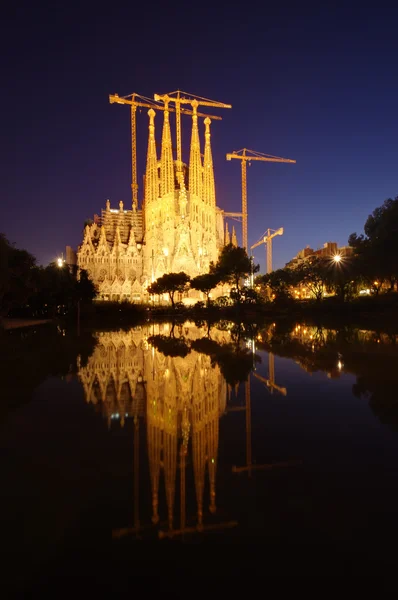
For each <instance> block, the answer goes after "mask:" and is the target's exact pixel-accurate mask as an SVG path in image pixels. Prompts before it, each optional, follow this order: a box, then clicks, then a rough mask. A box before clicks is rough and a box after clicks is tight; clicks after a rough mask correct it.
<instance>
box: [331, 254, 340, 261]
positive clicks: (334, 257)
mask: <svg viewBox="0 0 398 600" xmlns="http://www.w3.org/2000/svg"><path fill="white" fill-rule="evenodd" d="M333 260H334V262H335V263H339V262H340V261H341V254H335V255H334V256H333Z"/></svg>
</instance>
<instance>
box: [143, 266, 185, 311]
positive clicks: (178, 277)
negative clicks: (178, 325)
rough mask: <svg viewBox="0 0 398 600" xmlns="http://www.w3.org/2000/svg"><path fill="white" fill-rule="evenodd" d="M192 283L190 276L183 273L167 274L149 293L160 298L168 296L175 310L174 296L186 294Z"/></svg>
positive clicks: (157, 281) (153, 285) (152, 285)
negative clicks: (163, 295) (190, 282)
mask: <svg viewBox="0 0 398 600" xmlns="http://www.w3.org/2000/svg"><path fill="white" fill-rule="evenodd" d="M189 281H190V278H189V276H188V275H187V274H186V273H184V272H183V271H181V272H180V273H165V274H164V275H162V277H159V278H158V279H157V280H156V281H154V282H153V283H152V284H151V285H150V286H149V287H148V293H149V294H154V295H156V296H160V295H162V294H168V295H169V298H170V302H171V305H172V307H173V310H174V308H175V302H174V296H175V293H176V292H179V293H180V294H182V293H184V292H185V290H186V289H187V287H188V283H189Z"/></svg>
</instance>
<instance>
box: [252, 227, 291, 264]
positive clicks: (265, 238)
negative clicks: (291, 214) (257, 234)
mask: <svg viewBox="0 0 398 600" xmlns="http://www.w3.org/2000/svg"><path fill="white" fill-rule="evenodd" d="M277 235H283V227H280V228H279V229H267V231H266V232H265V233H264V235H262V236H261V239H260V240H259V241H258V242H256V243H255V244H253V246H251V247H250V250H254V248H257V247H258V246H260V245H261V244H265V246H266V248H267V273H271V271H272V239H273V238H274V237H275V236H277Z"/></svg>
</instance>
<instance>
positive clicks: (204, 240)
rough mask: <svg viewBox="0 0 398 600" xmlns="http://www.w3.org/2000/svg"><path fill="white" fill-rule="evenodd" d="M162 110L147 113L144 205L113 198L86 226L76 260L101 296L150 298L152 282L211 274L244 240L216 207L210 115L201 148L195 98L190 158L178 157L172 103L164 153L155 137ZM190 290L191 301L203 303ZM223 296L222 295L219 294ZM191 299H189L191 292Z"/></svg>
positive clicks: (165, 121)
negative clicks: (224, 251) (227, 250)
mask: <svg viewBox="0 0 398 600" xmlns="http://www.w3.org/2000/svg"><path fill="white" fill-rule="evenodd" d="M155 114H156V113H155V111H154V110H153V109H150V110H149V111H148V117H149V135H148V150H147V160H146V172H145V190H144V200H143V203H142V208H141V209H139V208H138V206H136V205H134V203H133V205H132V208H131V210H126V209H125V208H124V205H123V202H119V206H118V207H117V208H111V205H110V202H109V200H107V202H106V206H105V208H104V209H102V212H101V216H100V217H98V218H96V219H95V221H94V223H92V224H90V225H86V227H85V230H84V239H83V242H82V244H81V245H80V246H79V248H78V252H77V264H78V267H79V268H81V269H85V270H86V271H87V272H88V275H89V277H90V278H91V279H92V280H93V282H94V283H95V285H96V287H97V290H98V298H99V299H101V300H112V301H123V300H124V301H130V302H146V301H148V300H149V296H148V292H147V287H148V286H149V285H150V284H151V282H153V281H155V280H156V279H157V278H158V277H160V276H162V275H163V274H165V273H171V272H180V271H184V272H185V273H187V274H188V275H189V276H190V277H195V276H196V275H199V274H202V273H207V272H208V270H209V264H210V262H211V261H214V262H216V261H217V258H218V255H219V252H220V250H221V248H222V247H223V246H224V245H226V244H229V243H233V244H235V245H237V239H236V234H235V230H234V228H233V230H232V234H231V235H230V234H229V231H228V225H227V224H226V223H224V212H223V211H222V210H221V209H220V208H218V207H217V205H216V193H215V181H214V169H213V158H212V150H211V141H210V137H211V134H210V124H211V121H210V118H208V117H207V118H205V119H204V137H205V144H204V153H203V159H202V154H201V145H200V138H199V126H198V116H197V107H196V106H195V104H193V114H192V132H191V144H190V155H189V164H178V162H177V161H175V160H174V158H173V149H172V137H171V129H170V122H169V111H168V110H167V106H165V110H164V112H163V115H164V118H163V128H162V141H161V150H160V156H158V154H157V150H156V142H155ZM198 295H199V296H200V294H199V292H196V291H195V290H191V291H190V292H188V297H187V298H186V299H185V301H187V302H190V301H192V302H193V301H196V300H197V299H198ZM216 295H217V294H216ZM189 297H190V298H189Z"/></svg>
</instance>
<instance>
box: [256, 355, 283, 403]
mask: <svg viewBox="0 0 398 600" xmlns="http://www.w3.org/2000/svg"><path fill="white" fill-rule="evenodd" d="M254 377H255V378H256V379H258V380H259V381H262V382H263V383H264V384H265V385H266V386H267V388H268V389H269V391H270V393H271V394H272V393H273V391H274V390H276V391H277V392H279V393H280V394H282V396H287V389H286V388H285V387H281V386H279V385H277V384H276V383H275V357H274V355H273V354H272V352H269V353H268V379H267V378H266V377H262V376H261V375H259V374H258V373H254Z"/></svg>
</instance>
